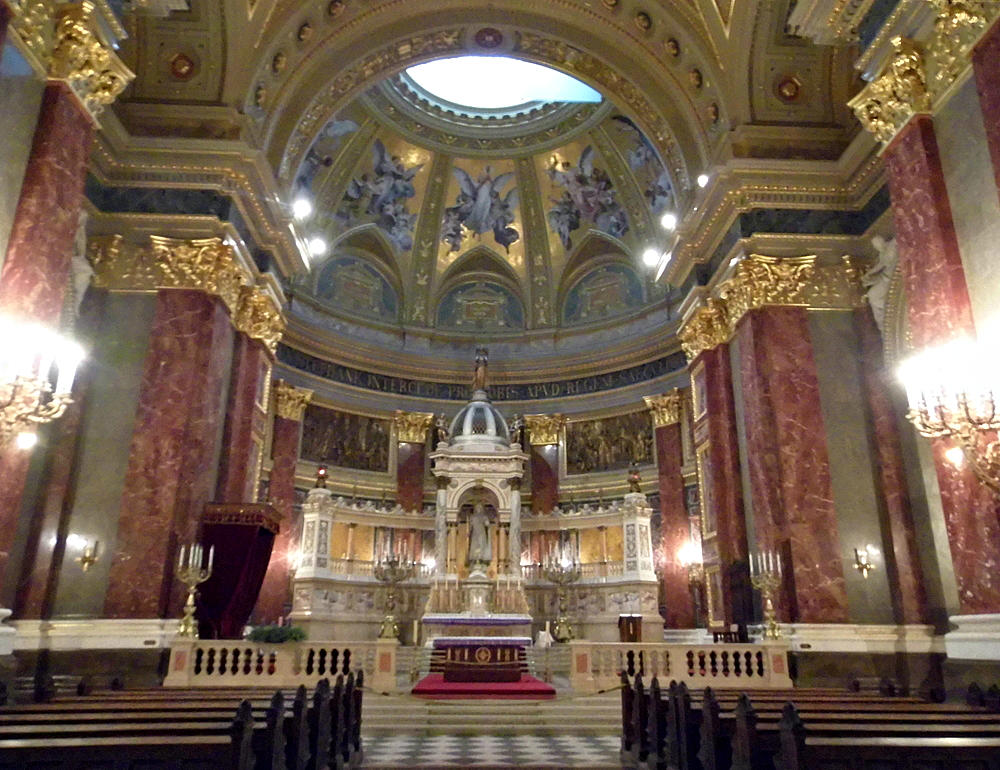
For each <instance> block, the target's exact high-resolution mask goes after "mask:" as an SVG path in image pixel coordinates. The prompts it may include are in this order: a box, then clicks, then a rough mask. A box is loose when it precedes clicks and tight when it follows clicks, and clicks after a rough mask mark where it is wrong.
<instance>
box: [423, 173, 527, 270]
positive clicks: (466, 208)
mask: <svg viewBox="0 0 1000 770" xmlns="http://www.w3.org/2000/svg"><path fill="white" fill-rule="evenodd" d="M452 173H453V174H454V176H455V179H457V180H458V184H459V188H460V191H459V194H458V196H457V197H456V199H455V205H454V206H449V207H448V208H446V209H445V215H444V220H443V222H442V228H441V230H442V234H441V240H442V241H444V242H445V243H447V244H448V246H449V251H458V250H459V249H460V248H461V246H462V237H463V227H464V228H465V229H466V230H468V231H469V232H471V233H473V234H474V235H477V236H478V235H482V234H483V233H485V232H488V231H490V230H492V231H493V237H494V238H495V239H496V242H497V243H499V244H500V245H501V246H503V247H504V249H506V250H508V251H509V250H510V246H511V244H512V243H514V242H515V241H517V240H518V239H519V238H520V237H521V234H520V233H519V232H518V231H517V229H516V228H513V227H511V226H510V225H511V224H512V223H513V222H514V210H515V209H516V208H517V204H518V190H517V187H516V186H515V187H513V188H511V189H510V190H509V191H508V192H507V194H506V195H504V196H503V197H501V193H503V190H504V188H506V187H507V185H508V184H510V182H511V181H512V180H513V179H514V174H513V172H508V173H506V174H500V175H498V176H496V177H494V176H493V174H492V170H491V169H490V167H489V166H486V167H485V168H484V169H483V171H482V172H481V173H480V174H479V176H477V177H476V179H475V181H473V179H472V177H471V176H470V175H469V173H468V172H467V171H465V170H464V169H461V168H457V167H456V168H453V169H452Z"/></svg>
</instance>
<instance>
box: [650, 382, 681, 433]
mask: <svg viewBox="0 0 1000 770" xmlns="http://www.w3.org/2000/svg"><path fill="white" fill-rule="evenodd" d="M642 400H643V401H645V402H646V406H647V407H648V408H649V411H650V412H651V413H652V415H653V427H654V428H662V427H664V426H666V425H675V424H676V423H679V422H680V421H681V392H680V390H679V389H678V388H674V389H673V390H671V391H670V392H669V393H664V394H663V395H661V396H643V399H642Z"/></svg>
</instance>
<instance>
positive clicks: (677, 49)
mask: <svg viewBox="0 0 1000 770" xmlns="http://www.w3.org/2000/svg"><path fill="white" fill-rule="evenodd" d="M663 47H664V48H665V49H666V51H667V53H668V54H670V56H672V57H673V58H674V59H676V58H677V57H678V56H680V55H681V44H680V43H678V42H677V40H675V39H674V38H672V37H668V38H667V39H666V40H664V41H663Z"/></svg>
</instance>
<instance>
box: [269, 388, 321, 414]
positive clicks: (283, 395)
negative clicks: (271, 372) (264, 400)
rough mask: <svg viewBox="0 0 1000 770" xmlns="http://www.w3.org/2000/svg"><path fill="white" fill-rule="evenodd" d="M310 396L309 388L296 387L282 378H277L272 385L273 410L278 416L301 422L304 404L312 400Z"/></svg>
mask: <svg viewBox="0 0 1000 770" xmlns="http://www.w3.org/2000/svg"><path fill="white" fill-rule="evenodd" d="M312 397H313V392H312V391H311V390H306V389H305V388H296V387H295V386H293V385H289V384H288V383H287V382H285V381H284V380H278V382H277V384H276V385H275V386H274V411H275V413H276V414H277V415H278V417H283V418H285V419H286V420H295V421H296V422H302V417H303V415H305V412H306V405H307V404H308V403H309V402H310V401H311V400H312Z"/></svg>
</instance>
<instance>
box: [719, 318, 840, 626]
mask: <svg viewBox="0 0 1000 770" xmlns="http://www.w3.org/2000/svg"><path fill="white" fill-rule="evenodd" d="M807 312H808V311H807V310H806V309H805V308H802V307H766V308H761V309H758V310H753V311H751V312H749V313H747V314H746V315H745V316H744V317H743V319H742V320H741V321H740V323H739V325H738V327H737V331H736V334H737V338H738V340H739V352H740V364H739V365H740V374H741V382H742V387H743V407H744V408H743V411H744V420H745V424H746V436H747V440H746V441H747V464H748V468H747V471H748V476H749V482H750V494H751V498H752V504H753V518H754V530H755V536H756V543H755V544H754V545H756V547H757V548H760V549H762V550H763V549H771V550H774V551H777V552H779V553H780V554H783V555H784V558H785V559H786V561H785V564H784V567H785V570H786V572H787V573H788V574H787V576H786V581H785V590H784V591H783V592H782V593H784V596H782V597H781V599H782V602H783V603H784V604H785V607H784V612H785V613H786V614H785V615H784V616H783V617H782V620H786V621H792V622H803V623H820V622H822V623H843V622H847V621H848V619H849V616H848V606H847V593H846V586H845V582H844V573H843V564H842V562H841V559H840V557H839V554H840V552H841V547H840V542H839V536H838V529H837V515H836V510H835V507H834V501H833V489H832V483H831V477H830V460H829V456H828V453H827V447H826V429H825V427H824V424H823V416H822V412H821V407H820V393H819V380H818V375H817V371H816V363H815V360H814V358H813V351H812V345H811V342H810V336H809V327H808V319H807ZM788 560H790V563H789V561H788ZM789 604H790V605H791V606H789Z"/></svg>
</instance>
